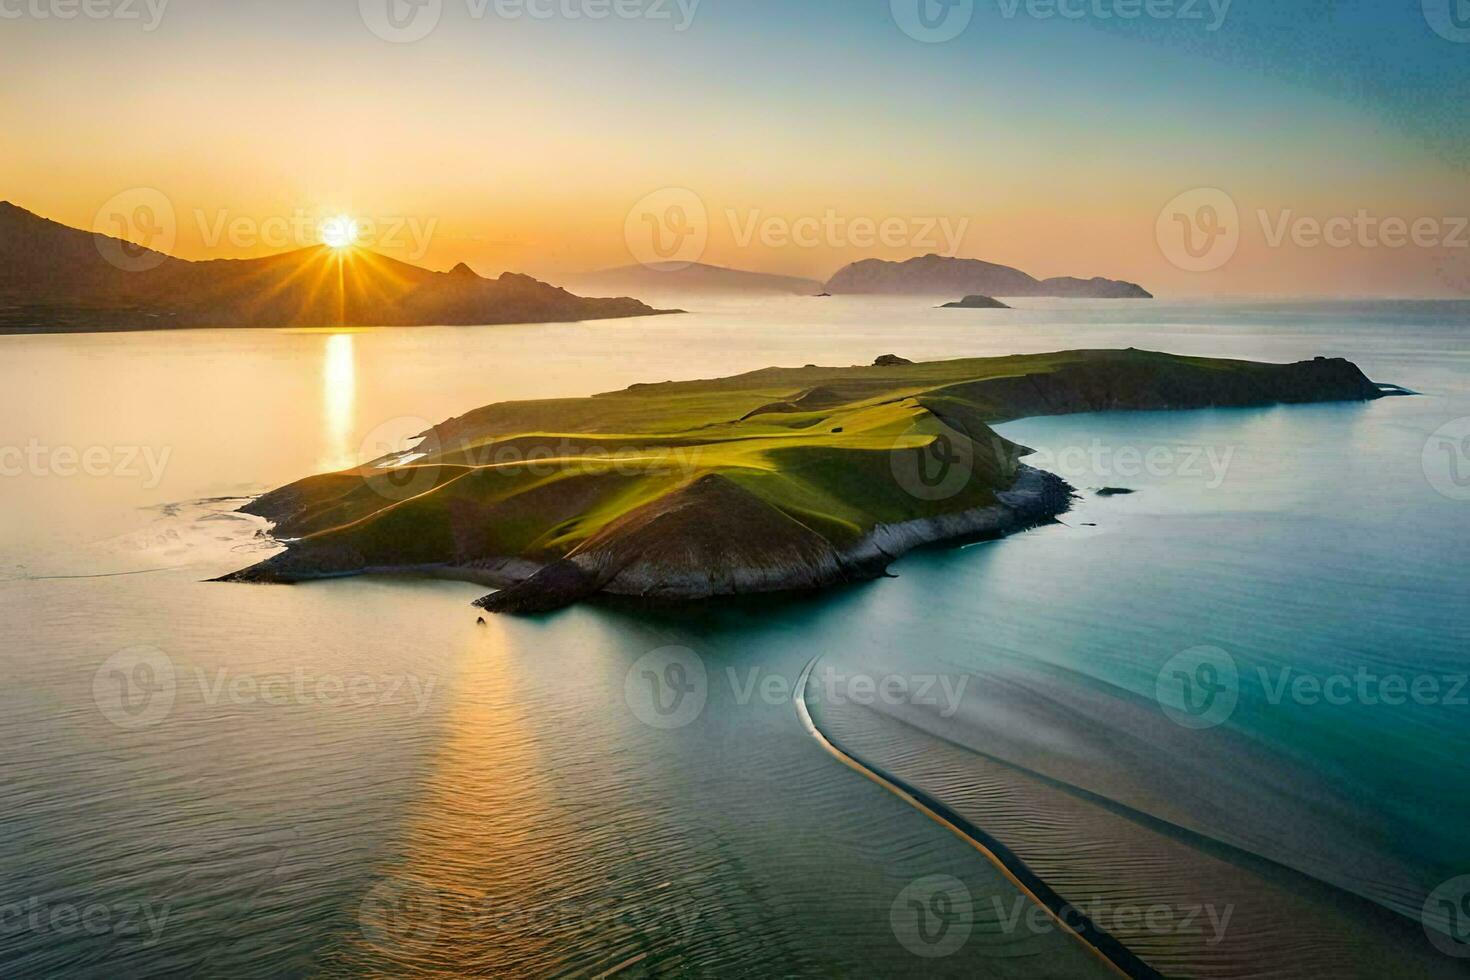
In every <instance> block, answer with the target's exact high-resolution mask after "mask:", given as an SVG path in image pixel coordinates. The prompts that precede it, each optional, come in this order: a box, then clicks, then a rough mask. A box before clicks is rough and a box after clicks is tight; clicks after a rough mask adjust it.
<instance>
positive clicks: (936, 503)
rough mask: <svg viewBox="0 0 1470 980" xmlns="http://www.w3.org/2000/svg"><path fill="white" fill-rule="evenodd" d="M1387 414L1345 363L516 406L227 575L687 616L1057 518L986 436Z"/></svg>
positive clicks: (1106, 361)
mask: <svg viewBox="0 0 1470 980" xmlns="http://www.w3.org/2000/svg"><path fill="white" fill-rule="evenodd" d="M1377 395H1378V390H1377V388H1376V387H1375V386H1374V385H1373V384H1372V383H1371V382H1369V381H1368V379H1367V378H1365V377H1364V376H1363V375H1362V373H1361V372H1360V371H1359V370H1358V369H1357V368H1356V367H1355V366H1354V365H1352V364H1350V363H1349V362H1347V361H1343V360H1325V359H1318V360H1315V361H1306V362H1301V363H1298V364H1289V365H1273V364H1259V363H1253V362H1245V361H1226V360H1215V359H1209V358H1192V357H1176V356H1173V355H1168V354H1156V353H1150V352H1146V351H1136V350H1127V351H1067V352H1062V353H1056V354H1042V355H1025V356H1016V357H1002V358H984V359H971V360H955V361H939V362H931V363H925V364H908V363H900V364H892V365H889V366H881V367H880V366H869V367H850V368H825V367H807V368H797V369H792V368H767V369H765V370H761V371H755V372H752V373H749V374H743V375H738V376H735V377H730V378H717V379H711V380H704V381H689V382H677V383H673V382H671V383H665V384H651V385H635V386H634V387H632V388H629V389H627V390H624V391H618V392H610V393H607V394H602V395H597V396H594V397H591V398H576V399H552V400H544V401H526V402H507V403H502V404H496V405H490V406H487V407H485V408H481V409H477V410H475V411H473V412H470V413H468V414H467V415H463V416H460V417H458V418H454V419H450V420H448V421H446V422H444V423H441V424H440V425H438V426H435V427H434V428H433V429H432V430H430V431H429V432H427V433H425V434H424V437H423V440H422V442H421V443H420V444H419V445H418V446H416V447H415V449H414V451H413V452H412V453H411V454H407V455H404V456H400V457H398V458H396V459H385V460H378V461H375V462H374V463H370V464H367V465H365V466H362V467H359V468H357V469H353V470H348V471H345V472H342V473H336V474H329V475H324V476H317V477H311V478H308V479H306V480H302V481H300V482H298V483H295V484H291V485H290V486H287V487H284V488H282V489H280V490H276V491H273V492H272V493H269V494H266V495H265V496H263V497H261V498H259V499H258V500H256V501H254V502H252V503H251V504H250V505H249V506H248V507H247V508H245V509H246V510H247V511H249V512H251V513H255V514H258V515H261V516H264V517H266V518H268V519H270V520H272V521H273V522H275V525H276V534H277V535H278V536H279V537H282V538H286V539H292V540H290V541H289V550H288V551H287V552H286V553H285V554H283V555H279V556H277V557H275V558H272V559H270V560H269V561H267V562H264V563H262V564H261V565H258V566H255V567H254V568H251V569H247V570H245V571H244V572H242V573H239V575H238V576H236V577H237V578H240V579H245V580H256V581H296V580H301V579H306V578H312V577H319V576H322V575H333V574H350V573H353V572H356V571H362V570H370V569H371V570H376V569H384V568H394V567H400V568H401V567H407V566H430V565H432V566H440V571H441V573H446V574H458V575H462V576H463V577H466V578H472V579H476V580H482V581H490V582H493V583H496V584H500V583H501V581H502V580H507V581H509V580H516V579H524V578H526V576H527V575H529V574H530V573H531V572H533V571H534V570H535V569H536V568H540V567H543V566H553V569H554V570H553V571H550V572H547V573H545V574H544V575H543V577H542V578H541V580H540V582H539V583H538V581H537V580H536V579H532V580H531V582H529V583H527V584H526V585H524V586H521V587H518V588H517V589H512V590H509V592H508V593H501V594H500V596H501V597H500V598H499V599H498V602H499V603H501V604H506V605H507V608H511V607H514V608H540V607H544V606H547V605H556V604H560V601H561V600H562V599H563V598H565V597H566V596H567V595H572V594H577V595H580V594H585V593H587V592H592V591H599V590H605V591H614V592H631V593H636V594H645V595H663V596H670V597H694V596H699V595H709V594H721V593H728V592H742V591H763V590H767V589H777V588H798V587H806V586H816V585H824V584H830V583H831V582H834V581H841V580H844V579H848V578H855V577H861V576H864V575H871V574H873V573H874V572H875V570H877V569H875V567H874V566H875V564H876V566H877V567H878V568H879V569H880V568H881V565H882V563H883V562H884V561H886V560H887V559H888V558H891V557H892V555H893V551H894V550H895V548H896V549H898V550H901V549H902V548H903V547H908V546H912V544H913V543H917V542H916V541H908V539H907V538H902V536H900V537H899V538H895V537H894V534H895V533H896V532H894V531H893V528H895V527H898V528H914V527H918V528H921V529H922V530H921V531H919V532H915V533H918V534H919V536H920V537H922V538H926V539H933V538H936V537H947V536H953V535H955V534H957V533H963V532H964V531H965V529H966V528H968V529H970V530H1004V529H1006V528H1008V527H1011V526H1015V525H1017V524H1021V523H1025V522H1026V521H1028V520H1033V519H1035V518H1037V517H1039V516H1046V515H1047V514H1051V513H1055V512H1056V511H1057V510H1060V509H1064V508H1065V499H1064V498H1065V494H1064V493H1059V489H1058V483H1059V481H1054V480H1053V481H1052V482H1050V483H1036V482H1035V480H1034V479H1033V480H1032V481H1031V483H1029V484H1027V486H1028V487H1029V490H1028V491H1027V493H1026V494H1020V493H1019V491H1018V487H1019V486H1020V485H1021V484H1022V483H1025V482H1026V481H1025V479H1023V478H1026V477H1027V472H1026V468H1025V467H1023V466H1022V464H1021V462H1020V460H1021V457H1022V456H1024V455H1025V453H1026V450H1025V449H1024V448H1022V447H1018V446H1016V445H1015V444H1013V443H1011V442H1009V441H1008V440H1006V439H1004V438H1002V437H1000V436H999V435H998V434H997V433H996V432H995V431H994V430H993V429H992V428H991V427H990V426H991V425H992V424H994V423H997V422H1001V421H1005V420H1009V419H1014V418H1018V417H1022V416H1030V415H1050V414H1061V413H1068V412H1086V411H1098V410H1107V409H1168V408H1189V407H1204V406H1246V405H1265V404H1273V403H1287V402H1308V401H1325V400H1342V399H1367V398H1373V397H1377ZM1031 473H1032V474H1034V473H1035V471H1031ZM1010 491H1017V492H1016V493H1014V494H1012V495H1010V496H1008V495H1007V494H1008V492H1010ZM1059 498H1061V499H1060V501H1059ZM977 515H979V516H977ZM961 516H963V520H962V521H960V523H956V521H957V520H960V518H961ZM926 522H928V523H927V524H926ZM935 522H938V523H935ZM962 524H963V527H962V526H961V525H962ZM931 525H932V526H931ZM885 535H886V536H885ZM880 538H881V540H880ZM890 539H893V541H892V543H885V542H889V541H890ZM553 580H554V581H553ZM538 593H539V594H538ZM572 597H573V598H575V595H572ZM552 600H555V601H552ZM495 604H496V603H495V602H492V603H491V605H495Z"/></svg>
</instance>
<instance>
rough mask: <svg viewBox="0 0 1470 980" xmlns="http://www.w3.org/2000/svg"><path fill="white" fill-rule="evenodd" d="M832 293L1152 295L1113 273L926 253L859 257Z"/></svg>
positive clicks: (833, 283) (830, 287)
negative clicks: (1030, 268)
mask: <svg viewBox="0 0 1470 980" xmlns="http://www.w3.org/2000/svg"><path fill="white" fill-rule="evenodd" d="M827 291H828V292H830V293H834V294H841V293H868V294H879V293H887V294H908V295H916V294H917V295H925V296H953V295H960V296H967V295H971V294H980V295H984V296H1007V297H1013V296H1058V297H1066V298H1072V299H1153V294H1152V293H1150V292H1148V291H1147V290H1146V289H1144V288H1143V287H1142V286H1139V285H1136V284H1134V283H1131V282H1121V281H1119V280H1116V279H1102V278H1096V279H1074V278H1072V277H1070V276H1063V277H1060V278H1057V279H1036V278H1034V277H1032V276H1029V275H1027V274H1026V273H1024V272H1022V271H1021V270H1020V269H1013V268H1011V267H1010V266H1008V265H997V264H995V263H994V262H982V261H980V260H979V259H956V258H949V257H946V256H943V255H932V254H931V255H925V256H922V257H920V258H914V259H909V260H908V261H906V262H886V261H884V260H882V259H863V260H862V261H861V262H853V263H852V264H851V265H846V266H843V267H842V268H841V269H839V270H838V271H837V274H836V275H834V276H833V277H832V278H831V279H830V280H828V281H827Z"/></svg>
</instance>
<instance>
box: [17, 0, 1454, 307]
mask: <svg viewBox="0 0 1470 980" xmlns="http://www.w3.org/2000/svg"><path fill="white" fill-rule="evenodd" d="M108 2H109V0H98V3H99V4H100V6H99V7H97V8H96V9H99V10H102V9H110V8H108V7H107V3H108ZM387 3H393V4H401V5H402V9H401V10H395V11H393V12H396V14H398V19H396V20H395V19H387V20H385V19H383V16H385V15H384V10H387V9H388V8H386V6H385V4H387ZM967 3H968V0H966V2H964V3H960V4H958V5H957V6H956V7H955V8H954V9H950V8H945V7H940V8H939V9H940V10H941V11H943V12H946V14H947V15H954V16H956V17H959V16H960V15H961V14H964V13H966V6H967ZM1129 3H1130V0H1088V2H1087V3H1082V2H1080V0H1077V2H1074V3H1068V2H1067V0H1063V3H1062V8H1061V9H1062V10H1065V11H1067V12H1068V13H1067V14H1065V15H1064V14H1063V13H1061V12H1059V11H1058V10H1057V9H1053V7H1051V6H1047V5H1046V4H1045V3H1038V2H1037V0H1032V2H1031V3H1019V4H1017V3H1013V2H1010V0H1004V2H1001V0H997V2H996V3H981V4H977V5H974V9H973V12H972V14H971V15H970V16H969V17H968V19H964V18H963V17H960V19H958V20H953V21H952V23H951V24H950V25H949V27H948V28H946V29H945V30H944V31H943V32H942V33H941V34H938V35H935V34H933V33H930V34H928V35H926V34H925V31H926V30H928V29H926V28H915V27H914V25H913V24H910V23H907V22H906V20H905V16H906V15H904V14H903V7H904V5H903V3H900V2H898V0H895V2H894V3H893V4H888V3H871V4H865V5H862V6H860V7H854V6H853V5H850V4H846V5H842V4H836V3H830V2H812V3H808V4H804V5H801V6H800V7H799V8H790V7H788V6H786V5H777V4H773V3H766V2H751V3H743V4H740V5H735V4H730V3H722V2H718V0H703V2H699V3H695V2H693V0H685V2H684V3H682V4H680V3H674V2H673V0H669V2H663V0H620V2H619V4H617V5H616V7H614V5H613V4H612V2H611V0H556V2H555V3H551V2H549V0H548V2H547V3H545V4H542V5H538V3H537V2H536V0H528V3H527V4H523V5H520V6H517V5H515V4H507V3H505V2H503V0H502V2H491V3H488V5H487V4H485V3H476V2H471V0H424V3H423V4H420V5H418V6H413V5H407V4H402V0H361V2H360V4H359V5H358V6H357V8H356V9H354V7H352V6H351V5H348V6H344V7H341V8H340V9H336V10H321V9H305V8H302V7H300V6H298V5H292V4H285V3H280V2H275V0H267V2H257V3H253V4H249V5H244V4H223V3H203V2H199V3H194V4H190V5H183V4H177V5H175V4H170V3H168V2H166V0H153V3H152V4H143V3H141V2H140V3H137V4H130V5H129V7H130V9H131V10H132V12H133V13H136V14H137V15H138V16H137V17H136V18H135V19H134V18H126V17H123V16H122V15H121V13H120V11H121V9H122V5H121V0H118V3H115V4H113V6H115V7H118V8H119V12H118V13H117V15H116V16H110V17H101V18H93V17H90V16H87V15H83V16H75V17H73V18H72V19H60V18H59V17H58V16H54V15H49V14H48V15H46V16H41V15H38V14H37V11H41V12H42V13H45V12H46V11H47V9H48V8H47V4H46V3H45V2H43V0H27V4H25V5H19V6H17V5H16V4H13V3H12V4H11V5H10V6H8V7H7V8H6V10H7V11H11V8H12V7H13V8H14V11H12V13H14V14H15V15H14V16H11V13H7V14H6V19H5V23H4V25H3V28H4V37H5V38H6V41H5V46H6V48H7V57H6V58H5V59H3V62H0V80H3V82H4V83H5V86H6V89H7V90H8V91H11V92H24V93H26V94H25V97H24V98H11V99H8V100H6V101H5V102H4V104H0V125H3V126H4V127H5V129H6V130H7V131H11V132H28V133H35V134H45V135H44V136H42V137H39V138H34V139H31V140H28V141H26V142H24V143H21V144H19V145H16V146H13V147H12V148H11V152H10V153H9V154H7V156H6V158H5V159H4V160H3V161H0V188H3V192H0V196H3V197H7V198H9V199H11V200H13V201H14V202H15V203H16V204H18V205H20V206H21V207H25V208H27V209H29V210H32V211H35V212H36V213H38V214H41V215H42V216H44V217H48V218H51V219H53V220H57V221H60V222H62V223H65V224H68V225H72V226H76V227H97V224H98V221H99V216H102V215H106V214H107V213H109V209H111V210H112V211H114V212H116V211H117V210H118V208H119V207H121V209H122V211H123V212H126V213H133V210H135V204H136V199H137V197H138V194H139V193H140V191H139V189H144V193H147V194H157V195H161V197H162V199H163V200H165V201H166V202H167V204H168V207H169V209H170V210H171V211H172V215H173V226H174V229H173V230H174V234H173V236H172V241H171V242H170V243H169V247H165V248H163V250H165V251H169V252H171V253H172V254H175V255H178V256H179V257H181V258H188V259H202V258H238V257H249V256H253V255H264V254H271V253H274V252H279V251H283V250H286V249H288V248H294V247H299V246H304V245H310V244H314V241H313V240H311V239H312V238H313V236H314V234H315V228H316V226H317V224H318V223H319V221H320V219H321V218H322V217H324V216H328V215H334V214H347V215H350V216H352V217H354V218H356V219H359V220H361V221H363V222H364V223H365V225H373V226H375V227H376V229H377V233H376V234H375V235H373V236H371V238H372V240H368V241H365V242H364V244H366V245H368V246H370V247H374V248H376V249H377V250H379V251H382V252H383V253H384V254H387V255H390V256H392V257H394V258H398V259H403V260H406V261H412V262H415V263H416V264H420V265H424V266H427V267H429V268H434V269H449V268H451V267H453V266H454V265H455V264H457V263H459V262H465V263H467V264H469V265H470V266H471V267H473V268H474V269H475V270H476V271H478V272H480V273H481V274H482V275H491V276H493V275H497V274H499V272H501V271H505V270H511V271H518V272H525V273H528V274H531V275H535V276H537V277H538V278H543V279H547V280H549V281H552V282H556V281H558V280H559V279H564V278H568V277H571V276H573V275H575V274H577V273H583V272H588V271H593V270H600V269H606V268H612V267H617V266H622V265H627V264H630V263H632V262H634V261H637V260H640V259H644V260H646V257H645V256H642V255H640V254H638V252H639V248H638V246H637V244H636V243H631V242H630V235H637V234H639V233H640V232H639V230H638V229H639V228H640V227H641V226H642V225H641V223H642V221H643V220H644V215H642V214H640V211H644V212H647V213H648V214H651V215H653V216H654V217H653V220H655V221H656V222H663V221H665V219H667V218H668V217H669V216H670V214H674V215H676V216H681V217H682V218H683V219H687V220H685V221H684V222H683V224H682V225H681V226H680V228H681V229H682V230H683V231H685V232H689V231H695V232H697V233H696V234H694V235H693V236H692V238H693V239H694V242H693V244H690V248H691V249H693V251H692V252H688V253H687V254H685V253H680V254H679V256H678V257H679V258H689V257H691V256H692V257H693V258H696V259H697V260H698V261H701V262H704V263H707V264H711V265H718V266H724V267H729V268H736V269H744V270H751V271H758V272H765V273H770V274H775V275H788V276H799V277H804V278H810V279H815V280H819V281H823V280H825V279H827V278H828V277H829V276H830V275H831V274H832V273H833V272H835V271H836V270H837V269H838V268H840V267H842V266H843V265H845V264H847V263H848V262H851V261H854V260H857V259H862V258H883V259H893V260H903V259H907V258H911V257H914V256H916V255H923V254H926V253H929V252H938V253H941V254H957V255H959V256H962V257H967V258H980V259H984V260H986V261H991V262H997V263H1001V264H1005V265H1010V266H1014V267H1017V268H1020V269H1023V270H1024V271H1026V272H1028V273H1030V274H1031V275H1033V276H1036V277H1038V278H1046V277H1051V276H1083V277H1090V276H1104V277H1108V278H1114V279H1123V280H1128V281H1132V282H1137V283H1139V284H1141V285H1143V286H1144V287H1145V288H1147V289H1149V290H1151V291H1153V292H1154V293H1156V294H1157V295H1160V296H1170V297H1189V296H1215V297H1237V296H1238V297H1242V298H1250V297H1261V298H1276V297H1288V296H1291V297H1302V298H1323V297H1336V296H1341V297H1363V296H1382V297H1415V298H1421V297H1422V298H1432V297H1459V296H1465V295H1466V294H1467V292H1470V232H1467V231H1466V229H1465V226H1464V224H1463V223H1462V222H1463V220H1464V216H1465V214H1466V212H1467V210H1470V207H1467V204H1466V195H1465V193H1464V187H1465V179H1466V173H1465V166H1464V161H1465V160H1466V159H1467V158H1466V156H1465V153H1464V151H1465V149H1466V148H1467V147H1470V123H1467V122H1466V120H1465V118H1464V116H1463V113H1462V112H1461V111H1460V109H1461V107H1463V105H1464V102H1465V95H1466V94H1470V91H1467V90H1470V85H1467V81H1466V78H1467V73H1465V72H1464V71H1463V70H1459V69H1461V68H1462V67H1463V64H1464V59H1465V58H1466V57H1467V56H1470V45H1466V44H1464V43H1456V41H1457V39H1458V37H1457V35H1455V34H1454V31H1455V30H1456V28H1455V27H1454V26H1453V23H1447V24H1437V23H1436V22H1435V21H1434V19H1433V17H1432V16H1431V13H1430V10H1431V9H1432V8H1433V5H1434V3H1435V0H1425V3H1424V4H1423V6H1424V8H1425V9H1424V10H1421V9H1420V6H1421V5H1420V4H1419V3H1406V4H1404V5H1402V8H1401V9H1393V10H1386V9H1385V10H1372V11H1370V10H1364V9H1359V8H1357V7H1355V6H1350V5H1346V4H1339V3H1330V2H1321V3H1313V4H1309V5H1306V6H1305V7H1304V9H1301V10H1280V9H1277V8H1276V6H1275V5H1271V4H1266V3H1262V2H1249V0H1235V2H1234V3H1230V4H1227V3H1224V2H1223V0H1216V2H1215V3H1213V4H1211V3H1208V2H1201V3H1198V4H1194V5H1192V6H1191V9H1190V13H1191V14H1192V15H1198V16H1197V17H1194V16H1191V17H1185V16H1184V15H1183V13H1182V10H1183V8H1184V4H1182V3H1181V4H1176V5H1173V6H1170V5H1168V4H1165V3H1162V0H1155V3H1153V4H1151V5H1149V6H1148V7H1147V10H1148V11H1154V15H1149V14H1148V13H1147V12H1145V13H1144V14H1141V15H1138V16H1136V17H1135V18H1133V19H1125V18H1124V17H1123V16H1122V15H1121V13H1122V12H1123V11H1126V10H1131V9H1132V8H1131V7H1130V6H1129ZM1115 7H1116V8H1117V10H1114V9H1113V8H1115ZM1139 7H1140V8H1142V7H1143V4H1142V3H1139ZM379 8H382V9H379ZM614 9H616V10H622V11H624V12H625V15H617V14H615V13H608V14H607V16H605V17H603V18H602V19H594V14H595V13H596V12H597V11H599V10H601V11H604V12H607V11H611V10H614ZM1048 10H1050V11H1051V14H1050V15H1049V16H1048V15H1047V14H1046V11H1048ZM517 11H519V13H517ZM532 11H535V12H536V13H532ZM956 11H958V14H957V13H956ZM1170 11H1172V13H1170ZM1079 12H1080V13H1081V16H1072V15H1073V14H1077V13H1079ZM548 13H549V14H550V16H543V15H545V14H548ZM839 13H840V16H839ZM931 13H932V11H931ZM421 14H425V15H427V14H432V17H430V18H429V19H428V20H423V21H420V20H419V17H420V15H421ZM1165 14H1169V15H1168V16H1165ZM410 15H411V16H410ZM1104 15H1106V16H1104ZM403 17H408V18H409V19H408V20H403ZM394 24H409V25H410V27H413V25H415V24H418V25H419V26H420V27H422V28H425V29H426V33H425V34H424V36H422V37H420V38H417V39H409V38H412V37H413V35H412V34H410V35H403V34H398V35H394V34H393V33H392V32H393V31H395V30H399V28H395V27H394V26H393V25H394ZM384 25H387V27H384ZM951 31H953V32H955V33H954V36H953V37H952V38H950V39H948V40H945V41H943V43H927V42H928V41H934V40H937V39H938V38H939V37H942V36H944V34H945V33H949V32H951ZM415 33H416V31H415ZM385 34H386V35H387V37H388V39H385V36H384V35H385ZM957 106H958V108H957ZM283 107H285V108H283ZM1304 121H1306V122H1304ZM874 134H881V138H876V139H875V138H874ZM1212 188H1213V189H1218V190H1219V191H1223V192H1224V194H1225V195H1226V200H1227V201H1228V204H1229V206H1231V207H1233V208H1234V209H1235V210H1236V213H1237V216H1238V217H1237V220H1236V223H1237V224H1238V232H1239V238H1240V240H1239V245H1238V248H1232V249H1231V251H1230V254H1229V256H1228V258H1226V259H1225V260H1224V261H1223V262H1217V261H1208V262H1206V263H1205V264H1206V265H1209V266H1211V268H1209V269H1208V270H1207V271H1192V269H1191V265H1192V264H1193V260H1191V259H1188V258H1185V259H1183V260H1177V256H1174V255H1171V254H1170V246H1168V245H1167V244H1166V243H1165V242H1163V241H1162V240H1161V236H1164V235H1166V234H1168V233H1169V232H1168V229H1169V227H1170V222H1171V220H1173V219H1172V217H1171V216H1170V214H1169V212H1170V211H1171V210H1172V211H1173V212H1175V213H1177V214H1179V215H1184V216H1185V219H1186V220H1189V221H1192V222H1195V224H1197V225H1198V226H1199V227H1198V228H1197V229H1196V230H1197V231H1198V233H1199V234H1200V235H1201V236H1202V237H1201V238H1200V239H1199V241H1200V242H1206V243H1207V242H1208V241H1210V240H1211V239H1209V238H1208V237H1204V236H1207V235H1208V234H1211V233H1212V226H1208V225H1205V224H1200V221H1199V219H1200V218H1201V216H1205V215H1206V212H1205V211H1202V210H1201V209H1202V208H1204V207H1206V206H1213V205H1214V203H1215V201H1216V198H1215V197H1201V194H1207V193H1209V192H1207V191H1206V190H1205V189H1212ZM1181 195H1184V196H1183V197H1182V198H1181ZM118 202H121V204H120V205H119V203H118ZM671 207H678V208H679V209H680V210H678V211H677V212H671V211H670V210H669V209H670V208H671ZM150 213H151V212H150ZM1303 219H1305V220H1306V222H1307V225H1306V227H1305V228H1303V226H1302V224H1301V222H1302V220H1303ZM103 220H105V218H104V219H103ZM1314 225H1315V227H1316V231H1315V233H1314V231H1313V226H1314ZM1324 228H1325V230H1326V231H1327V232H1328V238H1329V239H1331V240H1330V241H1326V240H1323V231H1324ZM300 229H306V230H305V231H304V232H302V231H301V230H300ZM1416 229H1417V230H1416ZM651 230H652V228H651V227H650V231H651ZM675 230H680V229H675ZM687 237H689V236H688V235H686V238H687ZM670 241H671V242H672V241H674V239H672V238H671V239H670ZM1393 242H1399V243H1400V244H1397V245H1394V244H1391V243H1393ZM1339 243H1340V244H1339ZM686 244H688V243H687V242H686ZM694 245H698V246H699V247H697V248H694ZM1216 258H1217V259H1218V256H1217V257H1216Z"/></svg>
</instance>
